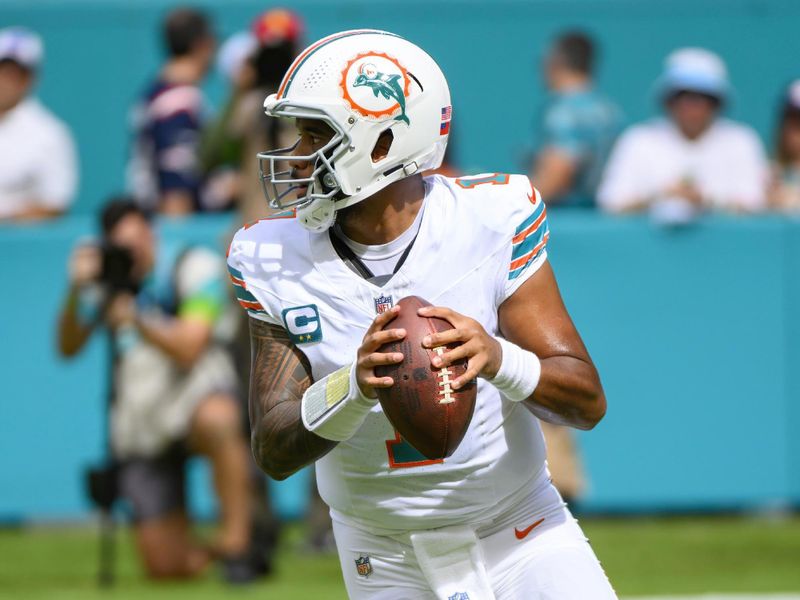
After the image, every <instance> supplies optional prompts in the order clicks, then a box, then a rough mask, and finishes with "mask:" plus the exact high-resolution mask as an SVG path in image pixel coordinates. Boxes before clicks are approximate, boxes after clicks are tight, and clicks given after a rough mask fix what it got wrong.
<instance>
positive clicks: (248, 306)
mask: <svg viewBox="0 0 800 600" xmlns="http://www.w3.org/2000/svg"><path fill="white" fill-rule="evenodd" d="M257 246H258V243H257V241H256V240H254V239H252V234H251V233H250V232H249V231H248V228H247V227H242V228H241V229H240V230H239V231H238V232H236V235H235V236H234V237H233V241H232V242H231V245H230V248H229V249H228V259H227V262H228V275H229V277H230V280H231V283H232V284H233V291H234V294H235V295H236V300H237V301H238V302H239V304H240V305H241V307H242V308H243V309H244V310H245V311H247V314H248V315H250V317H252V318H254V319H259V320H261V321H266V322H267V323H272V324H273V325H281V320H280V318H279V317H277V316H276V315H273V314H270V312H269V311H268V310H267V309H266V308H265V303H263V302H261V300H259V299H258V297H257V296H256V294H260V293H261V292H259V291H258V290H257V289H256V285H255V282H254V279H253V273H254V272H255V270H256V269H255V265H254V262H255V260H256V258H255V257H256V248H257Z"/></svg>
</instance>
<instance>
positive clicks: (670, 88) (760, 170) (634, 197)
mask: <svg viewBox="0 0 800 600" xmlns="http://www.w3.org/2000/svg"><path fill="white" fill-rule="evenodd" d="M657 93H658V99H659V100H660V102H661V103H662V105H663V107H664V110H665V111H666V113H667V118H657V119H654V120H652V121H649V122H647V123H643V124H641V125H635V126H633V127H631V128H630V129H628V130H627V131H626V132H625V133H624V134H623V135H622V136H621V137H620V139H619V141H618V142H617V144H616V146H615V147H614V150H613V152H612V154H611V158H610V159H609V162H608V165H607V167H606V170H605V173H604V175H603V181H602V183H601V185H600V189H599V191H598V202H599V204H600V205H601V206H602V207H603V208H604V209H605V210H607V211H609V212H633V211H639V210H643V209H645V208H648V207H650V208H651V210H653V211H654V212H655V213H656V215H657V216H658V215H660V216H662V217H663V218H664V219H665V220H671V221H672V220H675V221H678V220H682V219H684V218H689V217H691V216H693V215H694V214H695V213H696V212H698V211H700V210H703V209H715V210H727V211H732V212H754V211H758V210H761V209H763V208H764V206H765V200H766V197H765V196H766V194H765V192H766V189H765V188H766V177H767V163H766V158H765V155H764V150H763V147H762V145H761V142H760V141H759V139H758V136H757V135H756V133H755V132H754V131H753V130H752V129H751V128H750V127H748V126H746V125H743V124H740V123H735V122H733V121H730V120H728V119H725V118H722V117H720V116H719V115H720V112H721V110H722V109H723V108H724V107H725V104H726V102H727V101H728V98H729V96H730V85H729V83H728V74H727V70H726V68H725V64H724V63H723V62H722V60H721V59H720V58H719V57H718V56H717V55H716V54H714V53H712V52H709V51H708V50H704V49H702V48H682V49H679V50H676V51H674V52H673V53H672V54H670V55H669V56H668V57H667V60H666V64H665V69H664V73H663V74H662V75H661V78H660V79H659V80H658V82H657Z"/></svg>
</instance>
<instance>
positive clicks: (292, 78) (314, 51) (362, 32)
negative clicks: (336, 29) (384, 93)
mask: <svg viewBox="0 0 800 600" xmlns="http://www.w3.org/2000/svg"><path fill="white" fill-rule="evenodd" d="M368 33H371V34H375V35H390V36H392V37H400V36H399V35H396V34H394V33H389V32H387V31H378V30H377V29H361V30H359V31H353V32H351V33H347V34H345V35H339V36H335V37H332V38H331V39H329V40H328V41H327V42H325V43H324V44H320V45H319V46H317V47H316V48H314V49H313V50H312V51H311V52H309V53H308V54H307V55H306V56H305V57H303V60H301V61H300V62H299V63H298V64H297V66H296V67H295V68H294V71H293V72H292V75H291V76H290V77H289V80H288V81H287V82H286V87H285V88H284V89H283V97H284V98H286V95H287V94H288V93H289V88H290V87H292V83H293V82H294V78H295V75H297V73H298V71H300V67H302V66H303V65H304V64H305V62H306V61H307V60H308V59H309V58H311V57H312V56H313V55H314V54H316V52H317V51H318V50H319V49H320V48H324V47H325V46H327V45H328V44H330V43H332V42H335V41H336V40H343V39H345V38H349V37H352V36H354V35H365V34H368Z"/></svg>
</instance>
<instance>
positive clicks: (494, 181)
mask: <svg viewBox="0 0 800 600" xmlns="http://www.w3.org/2000/svg"><path fill="white" fill-rule="evenodd" d="M507 183H508V175H507V174H506V173H495V174H493V175H484V176H482V177H480V176H476V177H459V178H458V179H456V185H457V186H458V187H462V188H464V189H465V190H471V189H472V188H474V187H475V186H478V185H487V184H488V185H505V184H507Z"/></svg>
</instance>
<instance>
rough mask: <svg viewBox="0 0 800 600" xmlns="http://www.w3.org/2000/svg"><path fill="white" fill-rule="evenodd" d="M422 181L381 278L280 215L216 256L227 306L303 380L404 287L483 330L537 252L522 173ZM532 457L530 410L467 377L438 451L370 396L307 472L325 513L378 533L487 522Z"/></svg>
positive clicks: (536, 224)
mask: <svg viewBox="0 0 800 600" xmlns="http://www.w3.org/2000/svg"><path fill="white" fill-rule="evenodd" d="M425 185H426V196H425V205H424V214H423V217H422V223H421V225H420V230H419V234H418V235H417V238H416V241H415V242H414V245H413V247H412V248H411V251H410V253H409V254H408V257H407V259H406V261H405V262H404V263H403V265H402V267H401V268H400V269H399V270H398V271H397V272H396V273H395V274H394V275H393V276H392V277H391V279H390V280H389V281H388V283H386V284H385V285H383V286H382V287H377V286H375V285H373V284H372V283H370V282H368V281H366V280H365V279H363V278H362V277H361V276H359V275H358V274H356V273H355V272H353V271H352V270H351V269H350V268H348V266H347V265H346V264H345V263H344V262H343V261H342V260H341V259H340V258H339V256H338V255H337V254H336V251H335V250H334V248H333V246H332V244H331V241H330V237H329V234H328V233H327V232H325V233H311V232H309V231H307V230H305V229H304V228H302V227H301V226H300V225H299V224H298V223H297V221H296V220H295V219H294V218H293V215H292V213H291V212H287V213H284V214H280V215H274V216H272V217H271V218H268V219H264V220H261V221H259V222H257V223H255V224H253V225H250V226H246V227H244V228H242V229H240V230H239V232H238V233H237V234H236V236H235V237H234V240H233V242H232V244H231V248H230V252H229V256H228V264H229V270H230V273H231V276H232V279H233V282H234V286H235V289H236V293H237V296H238V298H239V301H240V303H241V304H242V305H243V306H244V307H245V308H246V309H247V310H248V312H249V313H250V315H251V316H252V317H253V318H256V319H262V320H265V321H268V322H270V323H274V324H277V325H280V326H281V327H283V328H284V329H285V330H286V331H287V333H288V334H289V336H290V338H291V339H292V341H293V342H294V344H296V346H297V348H299V349H300V350H301V351H302V352H303V354H305V356H306V357H307V358H308V361H309V363H310V365H311V368H312V371H313V377H314V379H315V380H319V379H320V378H322V377H324V376H326V375H328V374H330V373H332V372H333V371H335V370H336V369H339V368H341V367H343V366H345V365H347V364H349V363H351V362H352V361H353V360H354V359H355V355H356V350H357V349H358V347H359V346H360V344H361V340H362V338H363V337H364V332H365V331H366V329H367V328H368V327H369V325H370V323H371V322H372V321H373V319H374V318H375V316H376V314H377V313H378V312H381V311H383V310H386V309H387V308H388V307H390V306H392V305H393V304H395V303H396V302H397V301H398V300H400V299H401V298H403V297H405V296H409V295H417V296H420V297H422V298H424V299H426V300H427V301H428V302H430V303H431V304H434V305H439V306H446V307H449V308H451V309H453V310H455V311H457V312H459V313H462V314H464V315H467V316H469V317H472V318H473V319H476V320H477V321H479V322H480V323H481V324H482V325H483V327H484V328H485V329H486V331H487V332H489V333H490V334H493V335H497V334H498V327H497V311H498V308H499V306H500V305H501V304H502V303H503V301H504V300H505V299H506V298H508V297H509V296H511V295H512V294H513V293H514V292H515V291H516V290H517V289H518V288H519V286H520V285H521V284H522V283H523V282H524V281H525V280H526V279H527V278H528V277H530V276H531V275H533V273H535V272H536V271H537V270H538V269H539V267H540V266H541V265H542V264H543V263H544V262H545V260H546V259H547V253H546V249H545V246H546V243H547V238H548V235H549V232H548V227H547V221H546V215H545V207H544V204H543V202H542V200H541V198H540V196H539V193H538V192H537V191H536V190H535V189H534V188H533V187H532V186H531V184H530V182H529V181H528V179H527V177H525V176H522V175H504V174H489V175H478V176H473V177H460V178H457V179H448V178H445V177H441V176H438V175H435V176H431V177H428V178H426V179H425ZM531 317H532V318H534V317H535V315H531ZM544 463H545V449H544V442H543V439H542V434H541V430H540V428H539V424H538V421H537V420H536V418H535V417H534V416H533V415H532V414H531V413H530V412H529V411H528V410H527V409H526V408H525V406H523V405H522V404H516V403H512V402H510V401H508V400H505V399H504V398H502V397H501V395H500V393H499V392H498V391H497V389H495V388H494V387H493V386H492V385H491V384H489V383H487V382H486V381H484V380H482V379H481V380H479V381H478V395H477V403H476V405H475V412H474V414H473V417H472V421H471V423H470V426H469V429H468V431H467V433H466V436H465V437H464V440H463V441H462V442H461V445H460V446H459V447H458V449H457V450H456V451H455V453H454V454H453V455H452V456H450V457H449V458H446V459H444V460H440V461H431V460H426V459H425V458H424V457H423V456H422V455H421V454H419V452H417V451H416V450H415V449H414V448H413V447H411V446H410V445H409V444H408V443H407V442H405V441H404V440H403V439H401V438H400V436H399V435H398V434H397V432H396V431H395V430H394V428H393V427H392V426H391V424H390V423H389V421H388V420H387V418H386V416H385V415H384V414H383V411H382V410H381V407H380V404H378V405H376V406H375V407H374V408H373V409H372V411H371V413H370V414H369V415H368V416H367V419H366V421H365V422H364V424H363V426H362V427H361V428H360V429H359V431H358V432H357V433H356V434H355V435H354V436H353V437H352V438H351V439H349V440H347V441H346V442H342V443H340V444H338V445H337V446H336V447H335V448H334V449H333V450H332V451H331V452H329V453H328V454H327V455H326V456H325V457H323V458H322V459H320V460H319V461H318V462H317V481H318V485H319V491H320V494H321V496H322V498H323V499H324V500H325V502H327V503H328V505H329V506H330V507H331V508H332V509H333V510H334V511H335V513H334V514H336V515H337V517H338V518H340V519H343V520H347V521H350V522H352V523H353V524H354V525H357V526H360V527H365V528H369V529H370V530H371V531H373V532H375V533H380V532H386V533H391V532H394V531H407V530H414V529H421V528H424V529H429V528H433V527H443V526H447V525H452V524H456V523H474V524H476V525H477V524H479V523H483V522H486V521H488V520H491V519H492V518H493V517H494V516H496V515H497V514H500V512H501V511H503V510H506V509H508V508H509V507H510V506H512V505H513V503H514V502H515V501H516V500H517V499H518V498H519V497H521V495H523V494H524V493H525V492H526V491H529V489H530V482H531V481H532V480H533V479H534V478H535V477H536V476H537V475H541V473H542V470H543V469H544Z"/></svg>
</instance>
